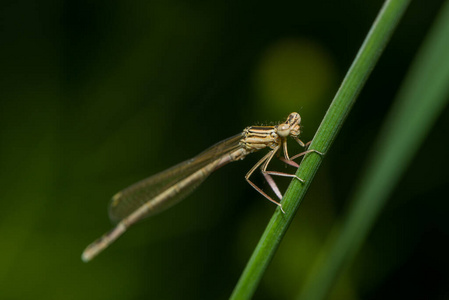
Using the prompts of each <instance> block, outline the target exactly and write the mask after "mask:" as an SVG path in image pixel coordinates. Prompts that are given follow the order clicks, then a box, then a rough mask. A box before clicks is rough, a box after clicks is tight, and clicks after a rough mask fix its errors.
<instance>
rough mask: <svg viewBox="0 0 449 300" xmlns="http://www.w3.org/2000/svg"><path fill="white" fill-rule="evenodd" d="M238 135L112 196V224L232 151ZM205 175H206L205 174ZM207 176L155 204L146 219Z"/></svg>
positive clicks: (236, 146) (184, 195) (237, 141)
mask: <svg viewBox="0 0 449 300" xmlns="http://www.w3.org/2000/svg"><path fill="white" fill-rule="evenodd" d="M242 135H243V133H239V134H237V135H235V136H232V137H230V138H228V139H226V140H223V141H221V142H219V143H217V144H215V145H213V146H212V147H210V148H208V149H207V150H205V151H203V152H201V153H200V154H198V155H197V156H195V157H194V158H192V159H189V160H186V161H184V162H182V163H180V164H177V165H175V166H173V167H171V168H169V169H167V170H165V171H162V172H160V173H158V174H155V175H153V176H151V177H149V178H146V179H144V180H141V181H139V182H137V183H135V184H133V185H131V186H129V187H128V188H126V189H124V190H122V191H121V192H119V193H117V194H116V195H115V196H114V197H112V199H111V201H110V204H109V218H110V219H111V221H113V222H115V223H117V222H119V221H121V220H122V219H124V218H126V217H127V216H129V215H130V214H131V213H133V212H134V211H135V210H137V209H138V208H139V207H141V206H142V205H144V204H145V203H148V202H150V201H152V200H153V199H154V197H156V196H157V195H159V194H161V193H163V192H164V191H166V190H167V189H169V188H171V187H173V186H174V185H176V184H177V183H178V182H180V181H182V180H183V179H185V178H186V177H188V176H190V175H191V174H193V173H195V172H196V171H198V170H200V169H202V168H203V167H205V166H206V165H208V164H210V163H212V162H213V161H215V160H217V159H218V158H219V157H221V156H223V155H225V154H227V153H229V152H232V151H234V150H236V149H237V148H239V147H240V146H239V141H240V139H241V138H242ZM206 175H207V176H208V175H209V173H207V174H206ZM207 176H203V177H202V178H201V179H199V180H195V181H193V182H192V184H191V185H189V186H186V187H183V188H182V190H181V191H179V192H178V193H176V194H175V195H174V196H173V197H171V198H170V199H167V201H165V202H166V203H165V204H164V205H158V206H157V207H155V209H153V210H152V211H149V212H148V214H147V215H146V216H150V215H154V214H156V213H159V212H161V211H162V210H164V209H166V208H168V207H170V206H171V205H173V204H175V203H177V202H179V201H181V200H182V199H183V198H185V197H186V196H187V195H188V194H190V193H191V192H192V191H193V190H194V189H195V188H197V187H198V186H199V185H200V184H201V183H202V182H203V181H204V180H205V179H206V178H207Z"/></svg>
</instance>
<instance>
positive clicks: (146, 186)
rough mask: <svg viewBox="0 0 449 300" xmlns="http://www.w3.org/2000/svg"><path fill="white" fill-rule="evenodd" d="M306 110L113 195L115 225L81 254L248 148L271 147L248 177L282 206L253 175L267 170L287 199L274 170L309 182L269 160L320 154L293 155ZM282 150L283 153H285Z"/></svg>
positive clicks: (92, 252)
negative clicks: (291, 148)
mask: <svg viewBox="0 0 449 300" xmlns="http://www.w3.org/2000/svg"><path fill="white" fill-rule="evenodd" d="M300 124H301V116H300V115H299V114H298V113H296V112H293V113H291V114H289V116H288V117H287V119H286V120H285V122H283V123H280V124H278V125H274V126H250V127H247V128H245V129H244V130H243V132H241V133H239V134H237V135H235V136H233V137H230V138H228V139H226V140H223V141H221V142H219V143H217V144H215V145H213V146H212V147H210V148H209V149H207V150H205V151H204V152H202V153H200V154H199V155H197V156H195V157H194V158H192V159H190V160H186V161H184V162H182V163H180V164H178V165H176V166H174V167H171V168H169V169H167V170H165V171H162V172H161V173H158V174H156V175H153V176H151V177H149V178H147V179H144V180H142V181H140V182H137V183H135V184H133V185H131V186H130V187H128V188H126V189H124V190H122V191H121V192H119V193H117V194H116V195H114V196H113V197H112V199H111V202H110V204H109V217H110V219H111V220H112V221H113V222H114V223H116V226H115V227H114V228H113V229H112V230H111V231H109V232H108V233H106V234H104V235H103V236H102V237H101V238H99V239H98V240H96V241H94V242H93V243H92V244H90V245H89V246H88V247H87V248H86V249H85V250H84V252H83V254H82V260H83V261H85V262H88V261H90V260H91V259H92V258H94V257H95V256H96V255H98V254H99V253H100V252H101V251H103V250H104V249H105V248H106V247H108V246H109V245H110V244H112V243H113V242H114V241H115V240H116V239H117V238H118V237H120V236H121V235H122V234H123V233H124V232H125V231H126V230H127V229H128V228H129V227H130V226H131V225H133V224H134V223H136V222H138V221H140V220H142V219H144V218H146V217H148V216H151V215H154V214H157V213H160V212H161V211H163V210H165V209H167V208H168V207H170V206H172V205H174V204H176V203H178V202H179V201H181V200H182V199H184V198H185V197H186V196H187V195H189V194H190V193H191V192H193V190H194V189H195V188H197V187H198V186H199V185H200V184H201V183H202V182H203V181H204V180H205V179H206V178H207V177H208V176H209V175H210V174H211V173H212V172H214V171H215V170H217V169H219V168H221V167H222V166H224V165H226V164H228V163H230V162H233V161H238V160H242V159H244V158H245V157H246V156H247V155H248V154H250V153H253V152H256V151H259V150H262V149H268V150H269V152H268V153H267V154H266V155H265V156H264V157H262V159H260V160H259V161H258V162H257V163H256V164H255V165H254V166H253V167H252V168H251V169H250V170H249V172H248V173H247V174H246V176H245V179H246V181H247V182H248V183H249V184H250V185H251V186H252V187H253V188H254V189H256V190H257V191H258V192H259V193H260V194H262V195H263V196H264V197H265V198H267V199H268V200H270V201H271V202H273V203H274V204H276V205H277V206H279V208H280V210H281V211H282V212H284V210H283V209H282V204H281V203H280V202H278V201H276V200H274V199H272V198H271V197H270V196H268V195H267V194H266V193H265V192H264V191H263V190H262V189H260V188H259V187H258V186H257V185H255V184H254V183H253V182H252V181H251V179H250V177H251V175H252V174H253V173H254V171H255V170H256V169H257V168H259V167H260V168H261V171H262V174H263V176H264V177H265V179H266V181H267V182H268V184H269V185H270V187H271V189H272V190H273V192H274V193H275V194H276V196H277V197H278V198H279V199H280V200H282V194H281V192H280V191H279V188H278V187H277V185H276V183H275V182H274V180H273V178H272V177H271V175H275V176H284V177H291V178H296V179H297V180H299V181H301V182H304V180H302V179H301V178H299V177H297V176H296V175H295V174H288V173H282V172H277V171H267V167H268V164H269V163H270V161H271V160H272V158H273V157H274V155H276V154H277V155H278V156H279V159H281V160H282V161H284V162H285V163H287V164H289V165H291V166H294V167H299V165H298V164H297V163H296V162H294V161H293V160H294V159H295V158H297V157H300V156H303V155H305V154H307V153H310V152H315V153H318V154H320V155H323V153H321V152H319V151H317V150H306V151H304V152H301V153H299V154H297V155H295V156H293V157H291V158H290V157H289V155H288V151H287V138H288V137H291V138H293V139H294V140H295V141H296V142H297V143H298V144H299V145H300V146H301V147H307V145H308V144H304V143H303V142H302V141H301V140H300V139H299V138H298V136H299V134H300V133H301V130H300V129H301V126H300ZM280 151H283V153H284V156H283V157H282V156H280V155H279V153H280Z"/></svg>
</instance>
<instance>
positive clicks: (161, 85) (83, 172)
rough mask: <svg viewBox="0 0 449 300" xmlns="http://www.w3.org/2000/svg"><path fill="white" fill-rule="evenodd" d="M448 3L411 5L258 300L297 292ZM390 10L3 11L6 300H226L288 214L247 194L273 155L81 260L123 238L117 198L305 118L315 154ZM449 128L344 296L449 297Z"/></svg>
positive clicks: (241, 167)
mask: <svg viewBox="0 0 449 300" xmlns="http://www.w3.org/2000/svg"><path fill="white" fill-rule="evenodd" d="M441 3H442V1H436V0H435V1H424V0H420V1H414V2H412V5H411V6H410V8H409V10H408V12H407V13H406V15H405V17H404V19H403V21H402V23H401V24H400V25H399V28H398V31H397V32H396V33H395V35H394V37H393V40H392V42H391V43H390V45H389V46H388V48H387V50H386V52H385V54H384V56H383V57H382V59H381V61H380V63H379V64H378V66H377V67H376V69H375V71H374V73H373V75H372V76H371V78H370V79H369V82H368V85H367V86H366V88H365V90H364V91H363V92H362V94H361V95H360V98H359V101H358V103H357V105H356V106H355V107H354V110H353V114H352V115H351V116H350V117H349V119H348V122H347V123H346V125H345V127H344V128H343V130H342V132H341V134H340V136H339V139H338V140H337V141H336V142H335V144H334V147H333V149H332V151H331V153H329V155H328V156H327V157H326V160H325V162H324V163H323V165H322V167H321V170H320V172H319V173H318V174H317V176H316V179H315V182H314V183H313V185H312V187H311V189H310V190H309V193H308V196H307V200H306V201H305V202H304V204H303V205H302V207H301V210H300V213H299V214H298V217H297V219H296V220H295V221H294V223H293V224H292V226H291V229H290V230H289V232H288V233H287V235H286V237H285V241H284V243H283V244H281V247H280V249H279V252H278V254H277V255H276V256H275V258H274V260H273V262H272V265H271V266H270V268H269V269H268V272H267V273H266V276H265V278H264V280H263V282H262V285H261V286H260V288H259V290H258V292H257V293H256V298H257V299H291V298H292V297H293V295H296V293H297V292H298V286H300V285H301V283H302V282H303V280H304V279H305V278H306V277H307V275H308V273H309V270H310V266H311V262H312V261H313V259H314V258H315V256H316V253H317V251H318V250H319V249H321V248H322V247H323V242H324V240H325V238H326V236H327V235H328V233H329V232H330V231H331V230H332V226H333V224H334V222H333V221H334V220H335V218H336V216H338V215H339V213H340V212H341V211H342V208H343V207H344V206H345V205H346V204H347V197H348V194H349V192H350V189H351V188H352V186H353V184H354V182H355V179H356V178H357V176H359V175H360V174H361V173H362V170H361V167H362V165H363V164H362V163H363V162H364V160H365V156H366V155H365V153H366V152H367V151H368V150H369V149H370V148H371V147H373V145H372V143H371V142H372V140H373V138H374V136H376V135H378V134H382V132H378V128H379V126H380V124H381V123H382V121H383V118H384V116H385V113H386V111H387V110H388V109H389V107H390V103H391V101H392V99H393V97H394V95H395V93H396V91H397V87H398V86H399V85H400V83H401V80H402V78H403V75H404V74H405V73H406V71H407V68H408V66H409V65H410V64H411V61H412V59H413V56H414V54H415V52H416V49H417V48H418V46H419V45H420V43H421V42H422V40H423V38H424V37H425V36H426V33H427V30H428V28H429V27H430V25H431V23H432V20H433V19H434V18H435V16H436V14H437V12H438V10H439V8H440V5H441ZM381 5H382V1H377V0H376V1H374V0H373V1H371V0H370V1H363V2H360V1H355V0H350V1H328V2H326V3H322V2H313V1H308V2H298V1H296V2H293V1H278V2H275V3H273V2H263V1H262V2H260V1H258V2H256V1H216V2H207V1H191V2H187V1H174V0H172V1H148V2H143V1H142V2H141V1H137V2H125V1H108V2H106V1H104V2H101V1H100V2H90V1H61V2H58V3H55V2H51V1H39V2H37V1H27V0H24V1H17V2H12V1H6V2H3V3H2V4H0V8H1V9H0V16H1V18H0V19H1V20H2V24H1V44H2V46H1V48H0V53H1V55H0V66H1V70H2V71H1V74H2V76H1V77H0V182H1V190H2V196H1V198H0V199H1V200H0V203H1V209H0V236H1V243H0V245H1V255H0V299H149V298H153V299H217V298H218V299H225V298H227V297H228V296H229V295H230V292H231V291H232V288H233V286H234V285H235V283H236V281H237V279H238V277H239V274H240V272H241V270H242V269H243V267H244V265H245V263H246V260H247V259H248V257H249V255H250V253H251V252H252V249H253V248H254V246H255V244H256V242H257V240H258V239H259V236H260V234H261V233H262V231H263V229H264V227H265V224H266V223H267V221H268V219H269V216H270V214H271V213H272V211H273V210H274V209H275V207H274V206H273V205H272V204H270V203H269V202H268V201H266V200H265V199H263V198H262V197H260V196H259V194H258V193H257V192H255V191H254V190H252V189H251V187H249V186H248V185H247V184H246V183H245V180H244V179H243V176H244V174H246V172H247V170H248V169H249V168H250V167H251V166H252V164H253V163H255V162H256V160H257V158H258V156H260V154H254V157H251V156H250V157H248V158H247V159H246V160H245V161H242V162H240V163H235V164H231V165H229V166H227V167H226V168H224V169H223V170H220V171H219V172H217V173H216V174H214V175H213V176H211V178H209V179H208V180H207V182H206V183H204V184H203V186H201V187H200V188H199V189H198V191H196V192H195V193H194V194H193V195H191V196H190V197H188V199H186V200H184V201H183V202H182V203H180V204H179V205H177V206H176V207H173V208H172V209H170V210H168V211H167V212H165V213H163V214H161V215H158V216H155V217H153V218H151V219H148V220H147V221H145V222H142V223H141V224H139V225H137V226H135V227H134V228H132V229H131V230H130V231H129V232H128V233H126V234H125V235H124V236H123V237H122V238H121V239H120V240H119V241H117V243H115V244H114V245H113V246H112V247H110V249H108V250H107V251H106V252H105V253H103V254H101V255H100V256H99V257H98V258H96V259H95V260H94V261H93V262H92V263H89V264H83V263H82V262H81V260H80V255H81V251H82V250H83V249H84V247H85V246H86V245H87V244H88V243H90V242H91V241H93V240H94V239H95V238H97V237H99V236H100V235H101V234H102V233H103V232H105V231H106V230H108V229H109V228H110V226H111V225H110V223H109V222H108V219H107V214H106V206H107V203H108V201H109V197H110V196H112V195H113V194H114V193H115V192H117V191H118V190H120V189H122V188H124V187H126V186H127V185H129V184H131V183H133V182H135V181H137V180H139V179H142V178H145V177H147V176H149V175H152V174H154V173H155V172H158V171H160V170H163V169H165V168H167V167H169V166H171V165H173V164H175V163H178V162H180V161H182V160H185V159H187V158H189V157H192V156H194V155H195V154H197V153H199V152H200V151H202V150H204V149H205V148H207V147H208V146H210V145H211V144H213V143H215V142H217V141H219V140H222V139H224V138H226V137H228V136H231V135H233V134H235V133H237V132H239V131H240V130H242V129H243V128H244V127H245V126H248V125H251V124H254V123H257V122H259V123H265V121H278V120H282V119H283V118H284V117H285V116H286V115H287V114H288V113H290V112H292V111H298V112H299V113H300V114H301V116H302V120H303V124H304V133H303V140H305V141H308V140H310V139H311V138H312V136H313V133H314V132H315V130H316V128H317V127H318V125H319V122H320V120H321V118H322V117H323V116H324V112H325V109H326V107H327V105H328V104H329V103H330V101H331V97H332V95H333V94H334V93H335V91H336V88H337V87H338V84H339V82H340V81H341V79H342V77H343V76H344V74H345V72H346V70H347V68H348V67H349V65H350V63H351V61H352V59H353V58H354V55H355V53H356V51H357V50H358V48H359V46H360V44H361V42H362V41H363V39H364V37H365V35H366V32H367V30H368V29H369V27H370V26H371V23H372V21H373V20H374V17H375V15H376V14H377V12H378V10H379V8H380V6H381ZM442 59H444V58H442ZM447 117H448V112H447V110H446V111H444V112H443V114H442V117H441V118H440V119H439V121H438V123H437V125H436V126H435V128H434V130H433V132H432V134H431V135H430V136H429V137H428V139H427V140H426V143H425V144H424V145H423V147H422V149H421V150H420V152H419V154H418V157H417V159H416V160H415V161H414V163H413V165H412V167H411V168H410V169H409V171H408V172H407V174H406V175H405V177H404V178H403V179H402V181H401V183H400V184H399V186H398V187H397V188H396V190H395V192H394V197H393V198H391V201H390V202H389V203H388V205H387V207H386V208H385V211H384V213H383V215H382V216H381V218H380V220H379V221H378V223H377V226H376V228H375V229H374V231H373V232H372V234H371V236H370V237H369V239H368V241H367V242H366V244H365V245H364V247H363V249H362V251H361V253H360V254H359V255H358V257H357V263H356V264H355V266H354V267H351V268H350V270H348V271H347V272H346V273H345V276H344V278H343V279H342V280H341V282H340V283H339V285H338V286H337V287H336V289H335V291H334V292H333V294H332V295H331V296H330V297H333V298H334V299H338V298H340V299H341V298H345V299H357V298H363V299H366V298H385V297H387V296H388V295H390V293H391V291H392V290H394V291H395V295H401V296H402V297H404V298H405V297H407V298H413V297H414V296H415V295H416V294H414V293H413V291H412V290H411V289H410V286H411V285H414V286H415V287H416V288H417V286H418V285H419V284H421V283H422V280H423V279H428V280H429V281H430V282H431V283H429V284H428V285H423V287H422V288H423V289H426V291H428V295H429V298H432V297H433V298H435V295H436V294H437V292H438V291H441V290H442V289H443V288H444V287H446V286H447V284H448V279H449V276H448V271H447V270H448V264H449V260H448V259H447V257H446V253H447V252H448V249H447V246H445V245H444V244H443V243H441V241H442V240H445V239H447V237H448V235H449V230H448V229H449V224H448V220H447V218H446V215H445V212H446V211H447V209H448V202H447V201H444V200H445V197H446V198H447V196H445V195H446V194H447V192H446V187H447V184H448V177H447V174H446V173H447V171H446V170H447V167H448V164H449V162H448V160H447V159H446V157H445V155H444V154H445V153H448V151H449V149H448V147H449V144H448V143H447V133H448V128H449V127H448V120H449V119H448V118H447ZM411 121H412V120H411ZM436 149H438V153H442V154H443V155H435V150H436ZM435 166H437V167H435ZM280 167H281V168H282V167H283V166H282V165H280ZM261 182H262V181H261ZM287 183H288V181H286V182H285V183H284V184H287ZM281 185H282V181H281ZM423 199H425V200H424V201H423ZM432 292H434V293H432Z"/></svg>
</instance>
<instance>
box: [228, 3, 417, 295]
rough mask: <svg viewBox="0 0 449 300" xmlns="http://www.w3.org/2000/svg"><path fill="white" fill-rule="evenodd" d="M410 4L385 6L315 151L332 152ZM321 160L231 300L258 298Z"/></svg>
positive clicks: (306, 166) (268, 232) (275, 222)
mask: <svg viewBox="0 0 449 300" xmlns="http://www.w3.org/2000/svg"><path fill="white" fill-rule="evenodd" d="M409 2H410V1H409V0H390V1H386V2H385V3H384V5H383V7H382V9H381V11H380V12H379V14H378V16H377V18H376V20H375V22H374V24H373V25H372V27H371V29H370V31H369V33H368V35H367V37H366V39H365V41H364V43H363V45H362V47H361V49H360V50H359V52H358V54H357V56H356V58H355V60H354V62H353V64H352V65H351V67H350V69H349V71H348V73H347V74H346V77H345V79H344V80H343V83H342V85H341V86H340V89H339V90H338V92H337V94H336V96H335V98H334V100H333V101H332V104H331V106H330V108H329V110H328V111H327V113H326V116H325V117H324V119H323V121H322V123H321V125H320V128H319V129H318V131H317V133H316V135H315V138H314V139H313V142H312V144H311V145H310V148H311V149H317V150H319V151H321V152H327V151H328V150H329V147H330V145H331V144H332V142H333V140H334V139H335V137H336V136H337V134H338V131H339V130H340V128H341V126H342V124H343V122H344V120H345V119H346V116H347V115H348V113H349V111H350V109H351V107H352V106H353V104H354V102H355V100H356V97H357V95H358V94H359V92H360V90H361V89H362V87H363V86H364V83H365V82H366V80H367V78H368V76H369V74H370V73H371V71H372V69H373V68H374V66H375V64H376V62H377V61H378V59H379V56H380V54H381V53H382V51H383V49H384V48H385V45H386V44H387V42H388V41H389V39H390V37H391V35H392V33H393V30H394V29H395V28H396V25H397V23H398V22H399V19H400V18H401V16H402V15H403V13H404V11H405V9H406V7H407V5H408V3H409ZM321 159H322V158H321V157H320V156H319V155H318V154H308V155H306V157H305V158H304V160H303V161H302V163H301V167H300V168H299V170H298V172H297V175H298V176H299V177H300V178H303V179H305V180H306V183H305V184H301V183H299V182H297V181H296V180H295V181H293V182H292V184H291V185H290V187H289V189H288V190H287V192H286V194H285V196H284V199H283V201H282V204H283V207H284V210H285V211H286V213H285V214H283V213H282V212H281V211H280V210H279V209H277V210H276V212H275V214H274V215H273V217H272V218H271V220H270V222H269V223H268V225H267V228H266V229H265V232H264V233H263V235H262V237H261V239H260V241H259V243H258V245H257V246H256V249H255V250H254V252H253V254H252V256H251V258H250V260H249V262H248V264H247V265H246V268H245V270H244V271H243V273H242V275H241V277H240V279H239V281H238V283H237V285H236V287H235V289H234V291H233V293H232V295H231V299H249V298H251V297H252V295H253V294H254V292H255V290H256V288H257V286H258V284H259V282H260V280H261V278H262V276H263V274H264V272H265V270H266V268H267V267H268V264H269V263H270V261H271V259H272V258H273V256H274V253H275V252H276V250H277V248H278V246H279V243H280V241H281V239H282V237H283V236H284V234H285V232H286V231H287V228H288V226H289V224H290V223H291V221H292V219H293V217H294V215H295V213H296V211H297V209H298V208H299V205H300V203H301V201H302V199H303V197H304V195H305V193H306V191H307V189H308V187H309V185H310V183H311V181H312V179H313V177H314V175H315V173H316V171H317V170H318V167H319V166H320V164H321Z"/></svg>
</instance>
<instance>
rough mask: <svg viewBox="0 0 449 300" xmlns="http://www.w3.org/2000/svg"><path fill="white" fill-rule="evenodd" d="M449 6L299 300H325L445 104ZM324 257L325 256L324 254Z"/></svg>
mask: <svg viewBox="0 0 449 300" xmlns="http://www.w3.org/2000/svg"><path fill="white" fill-rule="evenodd" d="M448 49H449V1H446V3H445V5H444V6H443V8H442V10H441V12H440V15H439V17H438V18H437V20H436V22H435V24H434V26H433V27H432V29H431V32H430V33H429V35H428V37H427V39H426V41H425V42H424V44H423V46H422V48H421V49H420V51H419V52H418V54H417V57H416V59H415V61H414V64H413V65H412V67H411V69H410V71H409V73H408V75H407V77H406V79H405V81H404V83H403V85H402V88H401V89H400V91H399V93H398V95H397V98H396V100H395V102H394V104H393V107H392V109H391V111H390V113H389V115H388V117H387V120H386V122H385V124H384V125H383V128H382V129H381V130H380V131H379V132H382V136H381V137H380V136H379V138H378V140H377V141H376V142H375V143H374V144H375V145H382V149H377V150H375V151H373V156H372V159H371V160H370V163H369V165H368V168H367V169H366V173H365V176H363V179H362V181H361V184H360V185H359V186H358V189H357V190H356V192H355V194H354V197H353V201H352V203H353V206H352V207H351V210H350V211H349V212H348V215H347V217H346V218H345V219H344V221H343V226H342V228H341V231H340V232H339V233H337V234H335V235H332V236H331V237H330V239H329V241H335V242H329V245H330V247H329V248H328V251H325V254H324V255H323V257H324V259H322V260H320V261H321V263H320V265H319V267H317V268H316V269H315V273H314V274H313V275H312V276H311V278H310V280H309V281H308V283H307V284H306V286H305V289H304V290H303V293H302V294H301V297H300V299H323V298H324V297H325V295H326V293H327V292H328V291H329V289H330V288H331V287H332V285H333V283H334V282H335V281H336V279H337V278H338V275H339V272H340V271H341V269H342V267H343V266H344V265H345V263H347V262H348V261H350V260H351V259H352V258H353V257H354V255H355V254H356V252H357V250H358V249H359V248H360V246H361V244H362V243H363V241H364V240H365V238H366V236H367V234H368V233H369V230H370V229H371V227H372V226H373V224H374V222H375V220H376V218H377V216H378V215H379V212H380V211H381V209H382V207H383V205H384V204H385V202H386V200H387V199H388V197H389V196H390V194H391V192H392V190H393V188H394V187H395V185H396V184H397V182H398V181H399V179H400V177H401V175H402V174H403V173H404V171H405V170H406V168H407V166H408V165H409V163H410V162H411V160H412V158H413V156H414V155H415V154H416V152H417V150H418V148H419V147H420V146H421V145H422V143H423V141H424V139H425V137H426V136H427V134H428V133H429V131H430V130H431V128H432V125H433V124H434V122H435V121H436V119H437V117H438V116H439V113H440V112H441V111H442V110H443V108H444V106H445V105H446V103H447V101H448V100H449V54H448V53H449V52H448ZM326 253H327V254H326Z"/></svg>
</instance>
